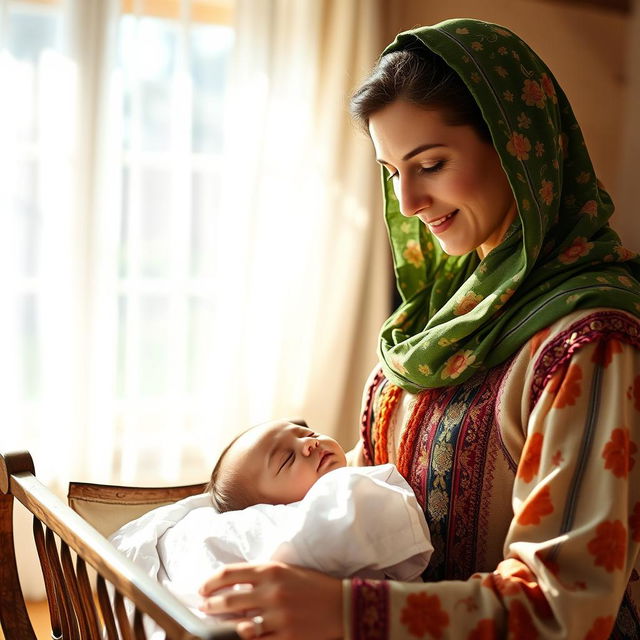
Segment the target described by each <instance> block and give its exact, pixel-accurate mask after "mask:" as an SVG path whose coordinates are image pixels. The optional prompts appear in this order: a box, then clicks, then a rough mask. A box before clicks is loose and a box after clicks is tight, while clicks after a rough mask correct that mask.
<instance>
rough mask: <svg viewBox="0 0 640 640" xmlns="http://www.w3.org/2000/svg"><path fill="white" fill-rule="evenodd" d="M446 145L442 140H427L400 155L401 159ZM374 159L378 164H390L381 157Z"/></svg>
mask: <svg viewBox="0 0 640 640" xmlns="http://www.w3.org/2000/svg"><path fill="white" fill-rule="evenodd" d="M446 146H447V145H446V144H444V143H443V142H428V143H426V144H421V145H420V146H418V147H416V148H415V149H412V150H411V151H409V153H405V154H404V155H403V156H402V161H403V162H406V161H407V160H411V158H413V156H417V155H418V154H419V153H422V152H423V151H428V150H429V149H433V148H435V147H446ZM376 160H377V161H378V162H379V163H380V164H391V163H390V162H387V161H386V160H383V159H382V158H376Z"/></svg>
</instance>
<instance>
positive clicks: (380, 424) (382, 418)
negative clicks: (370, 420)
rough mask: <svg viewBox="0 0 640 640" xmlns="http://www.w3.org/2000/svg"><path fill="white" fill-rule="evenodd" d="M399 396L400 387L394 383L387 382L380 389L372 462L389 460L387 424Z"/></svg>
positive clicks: (377, 462)
mask: <svg viewBox="0 0 640 640" xmlns="http://www.w3.org/2000/svg"><path fill="white" fill-rule="evenodd" d="M401 397H402V389H401V388H400V387H398V386H396V385H395V384H388V385H387V386H386V387H385V388H384V390H383V391H382V396H381V398H380V408H379V409H378V415H377V417H376V423H375V427H374V440H375V453H374V464H387V462H389V424H390V422H391V417H392V416H393V413H394V411H395V410H396V407H397V406H398V402H399V401H400V398H401Z"/></svg>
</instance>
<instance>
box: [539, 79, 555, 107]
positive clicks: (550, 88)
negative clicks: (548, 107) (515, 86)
mask: <svg viewBox="0 0 640 640" xmlns="http://www.w3.org/2000/svg"><path fill="white" fill-rule="evenodd" d="M540 85H541V86H542V90H543V91H544V92H545V94H546V95H547V98H549V99H550V100H551V102H553V103H556V102H558V96H557V95H556V88H555V86H554V85H553V80H552V79H551V78H550V77H549V76H548V75H547V74H546V73H543V74H542V75H541V76H540Z"/></svg>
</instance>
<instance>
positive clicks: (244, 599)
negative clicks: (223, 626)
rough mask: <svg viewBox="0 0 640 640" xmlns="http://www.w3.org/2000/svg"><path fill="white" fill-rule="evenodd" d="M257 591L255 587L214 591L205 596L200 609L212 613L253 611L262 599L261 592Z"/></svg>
mask: <svg viewBox="0 0 640 640" xmlns="http://www.w3.org/2000/svg"><path fill="white" fill-rule="evenodd" d="M255 592H256V589H254V588H251V589H248V590H247V589H242V590H240V589H238V590H236V589H229V590H226V589H225V590H224V591H217V592H213V595H211V596H209V597H205V600H204V602H203V603H202V604H201V605H200V611H202V612H203V613H208V614H211V615H215V614H221V613H238V612H240V613H243V612H245V611H251V610H252V609H255V608H256V605H257V603H258V601H259V600H260V594H259V593H255Z"/></svg>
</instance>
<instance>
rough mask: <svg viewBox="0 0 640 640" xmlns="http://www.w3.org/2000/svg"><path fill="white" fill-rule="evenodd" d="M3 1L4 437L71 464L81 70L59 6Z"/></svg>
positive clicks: (0, 333)
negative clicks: (71, 54)
mask: <svg viewBox="0 0 640 640" xmlns="http://www.w3.org/2000/svg"><path fill="white" fill-rule="evenodd" d="M1 6H2V12H1V14H0V16H1V23H0V37H1V40H0V42H1V43H2V44H1V49H0V78H2V85H3V90H2V96H3V97H2V100H0V175H2V181H1V182H2V186H1V187H0V211H1V212H2V230H1V232H0V254H1V255H2V258H1V259H2V265H1V269H0V270H1V272H2V276H1V277H2V278H3V280H5V283H4V284H5V285H6V286H3V287H2V291H3V296H2V297H3V305H2V308H3V312H2V313H1V314H0V318H1V319H0V323H2V326H1V328H0V352H1V353H2V354H3V358H2V365H1V366H0V372H1V373H0V376H1V379H0V384H1V385H2V387H1V388H2V389H3V394H2V395H3V420H2V423H3V427H2V438H1V440H2V443H3V447H5V448H15V447H22V448H25V447H26V446H30V447H32V448H34V449H35V450H34V454H35V455H38V454H40V458H41V459H43V458H44V459H46V458H48V457H53V458H55V461H54V463H53V464H54V465H62V466H65V465H68V464H69V456H70V452H71V447H70V446H69V443H70V440H71V439H73V435H74V434H73V429H71V431H67V432H63V431H62V430H58V429H57V428H56V425H63V424H67V425H70V426H72V425H73V422H74V411H75V405H74V398H75V394H76V391H77V388H76V387H75V383H76V379H75V376H76V370H75V359H76V356H77V342H76V340H77V333H78V326H77V314H76V313H75V311H76V309H75V307H76V305H77V304H78V303H77V300H78V298H77V293H78V291H77V285H78V282H77V277H76V274H77V272H78V268H79V263H78V254H77V248H76V245H75V238H74V235H73V233H74V225H75V222H76V220H75V216H76V213H77V212H76V210H75V201H74V195H75V194H74V180H75V179H76V171H77V157H76V130H75V124H74V123H75V119H76V104H77V102H76V98H77V79H78V70H77V66H76V64H74V62H73V61H72V60H71V59H70V57H69V55H68V49H67V42H68V37H67V35H68V34H67V27H68V24H67V23H66V21H65V19H64V14H63V12H62V10H61V6H60V4H58V3H48V4H47V5H39V4H33V3H24V2H20V3H18V2H11V3H8V2H3V3H2V5H1ZM42 466H43V467H45V468H46V467H47V465H46V464H45V465H42ZM48 477H49V478H50V477H51V476H50V474H46V472H45V479H46V478H48Z"/></svg>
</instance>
